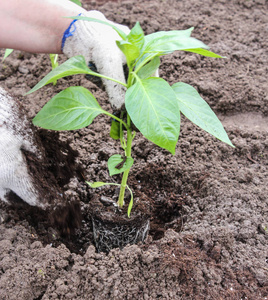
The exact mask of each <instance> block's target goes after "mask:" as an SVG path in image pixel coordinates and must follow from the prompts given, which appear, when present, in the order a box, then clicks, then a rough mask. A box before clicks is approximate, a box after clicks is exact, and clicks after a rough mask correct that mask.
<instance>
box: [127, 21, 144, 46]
mask: <svg viewBox="0 0 268 300" xmlns="http://www.w3.org/2000/svg"><path fill="white" fill-rule="evenodd" d="M127 40H128V41H129V42H130V43H131V44H134V45H135V46H136V47H138V48H139V50H141V49H142V47H143V44H144V41H145V39H144V33H143V30H142V28H141V26H140V23H139V22H137V23H136V24H135V26H134V27H133V28H132V29H131V31H130V33H129V34H128V36H127Z"/></svg>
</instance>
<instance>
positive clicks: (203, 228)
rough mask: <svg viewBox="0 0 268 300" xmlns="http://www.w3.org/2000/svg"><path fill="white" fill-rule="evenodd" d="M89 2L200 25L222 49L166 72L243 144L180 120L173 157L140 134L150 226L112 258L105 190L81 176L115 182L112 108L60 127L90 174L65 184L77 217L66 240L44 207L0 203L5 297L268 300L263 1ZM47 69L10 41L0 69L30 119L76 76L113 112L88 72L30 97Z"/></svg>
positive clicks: (164, 21)
mask: <svg viewBox="0 0 268 300" xmlns="http://www.w3.org/2000/svg"><path fill="white" fill-rule="evenodd" d="M83 5H84V7H86V8H88V9H98V10H100V11H101V12H103V13H104V14H105V15H106V17H107V18H108V19H111V20H114V21H116V22H118V23H122V24H125V25H128V26H130V27H132V26H134V24H135V22H136V21H139V22H140V24H141V26H142V28H143V29H144V31H145V33H146V34H149V33H152V32H155V31H159V30H175V29H187V28H189V27H192V26H193V27H195V29H194V31H193V36H194V37H196V38H199V39H201V40H202V41H204V42H205V43H206V44H208V45H209V46H210V47H211V50H212V51H214V52H216V53H219V54H221V55H223V56H226V58H225V59H212V58H205V57H200V56H198V55H194V54H189V53H184V52H176V53H174V54H172V55H169V56H166V57H163V58H162V64H161V67H160V76H161V77H163V78H165V79H166V80H167V81H168V82H169V83H170V84H173V83H175V82H177V81H182V82H185V83H189V84H191V85H193V86H194V87H195V88H196V89H197V90H198V91H199V93H200V94H201V95H202V97H203V98H204V99H205V100H206V101H207V102H208V103H209V104H210V105H211V107H212V108H213V110H214V111H215V112H216V114H217V115H218V116H219V118H220V119H221V121H222V122H223V124H224V126H225V129H226V131H227V133H228V135H229V137H230V139H231V141H232V143H233V144H234V145H235V147H236V148H234V149H233V148H231V147H229V146H227V145H225V144H223V143H222V142H220V141H217V140H216V139H215V138H213V137H211V136H210V135H209V134H207V133H205V132H203V131H201V130H200V129H198V128H197V127H196V126H194V125H193V124H192V123H190V122H189V121H187V120H186V119H184V118H183V119H182V125H181V134H180V139H179V143H178V146H177V149H176V154H175V155H174V156H172V155H171V154H169V153H167V152H166V151H164V150H161V149H160V148H158V147H157V146H155V145H153V144H152V143H150V142H148V141H147V140H146V139H144V138H143V137H142V136H141V135H140V134H139V133H138V134H137V137H136V140H135V142H134V147H133V155H134V159H135V166H134V168H133V170H132V173H131V176H130V182H129V184H130V185H131V186H132V187H133V189H134V194H135V198H136V199H140V201H142V200H147V201H148V200H149V201H150V206H151V212H152V217H151V230H150V234H149V236H148V238H147V241H146V243H145V244H143V245H132V246H127V247H125V248H124V249H123V250H119V249H114V250H112V251H111V252H110V253H109V254H104V253H96V250H95V247H94V243H93V239H92V237H93V236H92V226H91V222H90V218H89V215H88V211H89V203H90V201H91V199H92V198H94V193H95V192H96V193H100V191H93V190H90V189H89V188H88V187H87V185H86V184H85V182H84V179H86V180H91V181H108V180H109V179H108V171H107V159H108V158H109V157H110V155H112V154H115V153H117V152H118V149H119V145H118V144H117V143H116V142H114V141H113V140H111V138H110V137H109V126H110V120H109V119H108V118H107V117H102V116H99V117H97V118H96V120H95V121H94V122H93V124H92V125H90V127H88V128H84V129H82V130H79V131H74V132H61V133H60V135H59V139H60V141H61V143H59V145H64V143H68V144H70V146H71V148H72V149H74V150H75V151H77V152H78V157H77V158H76V161H77V165H79V166H80V167H79V168H80V169H79V170H83V171H79V172H80V176H77V177H76V178H73V179H72V180H71V181H70V182H69V183H68V184H67V185H65V187H64V188H65V189H66V194H67V195H68V196H69V197H75V198H79V199H80V201H81V207H82V217H83V220H82V226H81V227H80V228H79V229H77V230H76V231H75V232H74V234H72V235H71V236H69V237H68V236H67V237H61V236H60V235H59V233H58V231H57V229H56V228H54V227H53V226H51V224H50V223H49V221H48V216H47V215H46V214H45V213H44V212H42V211H41V210H39V209H36V208H30V207H28V206H27V205H24V204H22V205H20V206H15V205H13V206H7V205H5V204H3V203H1V204H0V210H1V216H2V219H1V224H0V233H1V234H0V249H1V251H0V276H1V277H0V295H1V296H0V298H1V299H5V300H7V299H21V300H30V299H36V300H37V299H43V300H47V299H198V300H199V299H230V300H233V299H237V300H238V299H239V300H240V299H243V300H244V299H252V300H255V299H256V300H257V299H263V300H264V299H268V247H267V245H268V229H267V228H268V197H267V195H268V170H267V165H268V138H267V136H268V105H267V104H268V98H267V92H268V85H267V69H268V53H267V49H268V38H267V36H268V25H267V11H268V2H267V1H265V0H255V1H253V0H248V1H240V0H230V1H224V0H220V1H213V0H205V1H202V2H200V1H197V0H189V1H173V0H163V1H156V0H148V1H147V0H146V1H141V0H137V1H111V2H109V1H101V2H98V1H83ZM3 53H4V51H3V50H1V52H0V54H1V55H3ZM64 59H65V58H64V57H61V58H60V60H61V61H64ZM49 70H50V63H49V58H48V56H47V55H36V54H29V53H24V52H19V51H15V52H14V53H13V54H12V55H11V56H10V57H9V58H7V59H6V61H5V62H4V63H3V64H1V66H0V86H1V87H3V88H4V89H6V90H7V91H8V92H10V93H12V94H13V95H15V96H17V97H19V99H20V102H21V103H22V105H23V107H24V108H25V109H26V112H27V115H28V117H29V118H32V117H33V116H34V115H35V114H36V113H37V112H38V111H39V110H40V108H41V107H42V106H43V105H44V104H45V103H46V102H47V101H48V99H50V98H51V96H53V95H55V94H56V93H57V92H59V91H61V90H62V89H63V88H65V87H68V86H72V85H83V86H85V87H88V88H89V89H90V90H91V91H92V92H93V94H94V95H95V96H96V98H97V99H100V104H101V105H102V106H103V108H104V109H107V110H110V107H109V105H108V101H107V95H106V93H105V91H103V90H102V89H101V88H100V87H98V85H96V84H95V83H92V82H90V81H88V80H87V79H86V78H85V77H84V76H73V77H69V78H65V79H62V80H59V81H58V84H57V86H56V87H53V86H52V85H48V86H46V87H44V88H43V89H42V90H41V91H38V92H36V93H34V94H31V95H29V96H27V97H23V95H24V94H25V93H26V92H27V91H28V90H29V89H30V88H32V87H33V86H34V85H35V84H36V83H37V82H38V81H39V80H40V79H41V78H43V77H44V75H45V74H47V73H48V72H49ZM60 150H61V149H60ZM62 151H63V150H62ZM83 178H84V179H83ZM115 179H117V177H115ZM118 179H119V177H118ZM102 192H107V193H109V191H108V190H105V189H104V190H102Z"/></svg>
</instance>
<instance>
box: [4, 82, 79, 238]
mask: <svg viewBox="0 0 268 300" xmlns="http://www.w3.org/2000/svg"><path fill="white" fill-rule="evenodd" d="M0 137H1V139H0V199H1V200H3V201H4V202H7V203H12V202H13V201H14V200H15V201H16V200H18V199H19V198H20V199H21V200H23V201H25V202H26V203H28V204H29V205H31V206H38V207H40V208H42V209H47V210H48V212H49V217H50V221H51V222H52V223H53V224H55V225H56V226H57V227H58V228H59V229H60V230H61V231H62V232H64V233H69V232H70V231H71V230H72V229H73V228H75V227H78V226H79V223H80V217H81V216H80V206H79V205H77V203H75V202H74V201H69V200H70V199H68V200H67V199H66V197H65V195H64V193H63V191H62V188H61V187H60V186H59V184H58V182H57V181H59V178H55V177H53V173H52V172H51V171H50V170H49V167H50V166H51V163H50V162H48V158H47V157H46V152H45V149H44V147H43V144H42V142H41V139H40V138H39V136H38V134H37V133H36V132H35V129H34V127H33V125H32V124H31V123H30V122H29V121H28V120H27V118H26V114H24V111H23V109H22V107H20V104H19V102H18V101H16V100H15V99H13V98H12V97H11V96H10V95H8V94H7V93H6V92H5V91H4V90H3V89H1V88H0ZM65 150H66V149H65ZM55 155H56V154H55ZM66 160H67V158H66Z"/></svg>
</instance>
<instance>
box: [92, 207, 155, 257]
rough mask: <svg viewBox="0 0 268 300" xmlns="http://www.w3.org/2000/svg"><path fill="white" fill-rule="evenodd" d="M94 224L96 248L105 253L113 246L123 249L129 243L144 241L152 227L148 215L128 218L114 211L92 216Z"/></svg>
mask: <svg viewBox="0 0 268 300" xmlns="http://www.w3.org/2000/svg"><path fill="white" fill-rule="evenodd" d="M92 224H93V235H94V240H95V246H96V249H97V251H98V252H105V253H108V252H109V251H110V250H111V249H113V248H121V249H122V248H123V247H124V246H126V245H128V244H136V243H138V242H143V241H144V240H145V238H146V237H147V235H148V232H149V228H150V220H149V217H148V215H141V214H140V215H137V216H134V217H131V218H127V217H118V216H116V215H115V214H114V213H113V212H104V213H102V214H96V215H94V216H92Z"/></svg>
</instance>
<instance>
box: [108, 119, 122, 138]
mask: <svg viewBox="0 0 268 300" xmlns="http://www.w3.org/2000/svg"><path fill="white" fill-rule="evenodd" d="M110 137H111V138H112V139H114V140H118V139H120V123H119V122H118V121H116V120H112V124H111V130H110Z"/></svg>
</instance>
